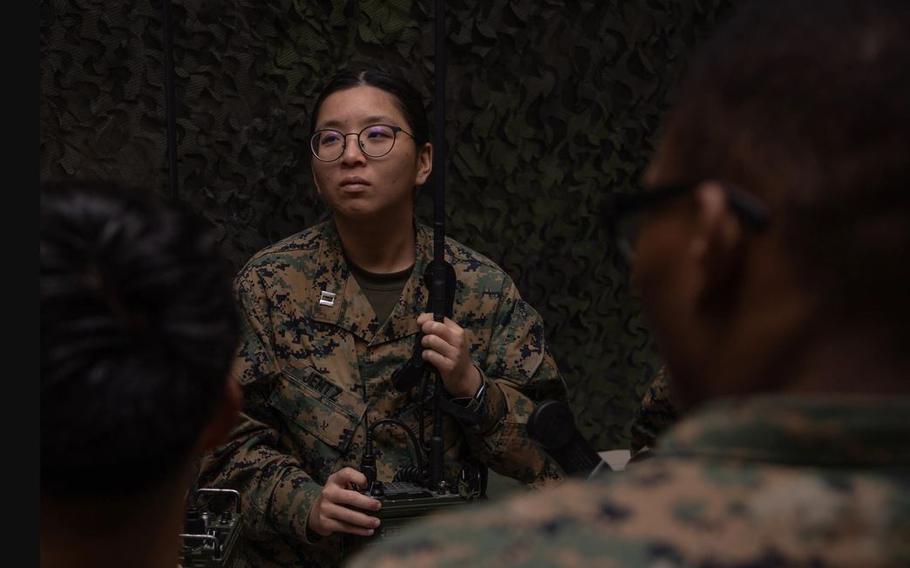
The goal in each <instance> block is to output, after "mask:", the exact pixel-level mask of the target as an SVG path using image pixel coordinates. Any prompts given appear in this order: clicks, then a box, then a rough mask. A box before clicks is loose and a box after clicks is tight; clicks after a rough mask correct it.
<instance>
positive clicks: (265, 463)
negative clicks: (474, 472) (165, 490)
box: [201, 70, 565, 567]
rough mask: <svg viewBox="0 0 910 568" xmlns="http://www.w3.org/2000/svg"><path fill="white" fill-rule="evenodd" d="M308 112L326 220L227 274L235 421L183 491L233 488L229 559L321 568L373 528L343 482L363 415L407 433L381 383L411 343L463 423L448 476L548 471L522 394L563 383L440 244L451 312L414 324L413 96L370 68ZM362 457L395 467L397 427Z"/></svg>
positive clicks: (466, 260) (395, 397) (521, 310)
mask: <svg viewBox="0 0 910 568" xmlns="http://www.w3.org/2000/svg"><path fill="white" fill-rule="evenodd" d="M313 117H314V124H313V136H312V144H311V150H312V154H313V158H312V163H313V181H314V184H315V186H316V189H317V191H318V192H319V195H320V196H321V197H322V199H323V200H324V201H325V203H326V204H327V206H328V208H329V209H330V211H331V216H332V219H331V221H329V222H326V223H323V224H320V225H316V226H314V227H311V228H309V229H307V230H305V231H303V232H301V233H298V234H296V235H293V236H291V237H289V238H287V239H285V240H283V241H281V242H279V243H276V244H274V245H272V246H270V247H267V248H266V249H264V250H262V251H260V252H259V253H257V254H256V255H254V256H253V258H252V259H251V260H250V261H249V262H248V263H247V265H246V266H245V267H244V268H243V270H241V272H240V274H239V275H238V277H237V281H236V293H237V297H238V301H239V304H240V306H241V310H242V313H243V314H244V316H245V317H244V319H245V324H246V325H245V334H244V340H243V343H242V346H241V349H240V351H239V355H238V358H237V364H236V376H237V378H238V380H239V381H240V382H241V384H242V385H243V387H244V392H245V395H246V408H245V415H246V419H245V420H244V421H243V423H242V424H241V425H239V426H238V428H237V429H236V430H235V432H234V435H233V438H232V440H231V442H230V443H229V444H227V445H226V446H225V447H223V448H221V449H219V451H217V452H215V453H214V454H213V455H212V456H211V457H210V458H209V459H208V460H207V461H206V463H205V464H204V467H203V475H202V480H201V481H202V483H204V484H207V485H217V486H221V487H230V488H235V489H238V490H239V491H240V492H241V494H242V496H243V500H242V505H243V510H244V516H245V519H246V522H245V526H244V543H243V546H242V555H243V557H244V558H245V559H246V561H247V562H248V563H249V564H251V565H255V566H257V567H265V566H306V565H312V564H314V563H316V562H318V563H320V564H322V565H325V564H333V563H337V562H338V560H339V559H340V557H341V550H340V548H341V546H340V538H339V536H340V534H342V533H348V534H354V535H369V534H372V533H373V531H374V530H375V529H376V527H377V526H378V524H379V520H378V519H377V518H376V517H374V516H372V515H371V514H370V513H371V512H374V511H376V510H378V508H379V505H380V503H379V501H377V500H375V499H373V498H371V497H368V496H365V495H363V494H361V493H359V492H358V491H355V490H353V489H352V487H353V486H358V487H362V486H363V484H364V483H365V482H366V478H365V476H364V475H363V474H362V473H361V472H359V471H358V470H357V469H356V468H357V467H358V464H359V461H360V457H361V453H362V449H363V439H364V430H365V428H364V420H365V419H366V420H367V421H368V422H369V423H373V422H375V421H377V420H380V419H383V418H396V419H399V420H401V421H402V422H404V423H405V424H407V425H408V426H409V427H410V428H411V429H413V430H414V431H415V432H416V431H417V430H418V424H417V417H416V416H417V414H418V413H417V412H416V409H417V407H419V406H420V403H419V402H418V398H419V392H417V391H419V389H416V388H415V389H412V390H411V391H409V392H399V391H398V390H397V389H395V388H394V387H393V385H392V381H391V377H392V374H393V373H394V372H395V371H396V370H397V369H399V368H401V367H402V365H404V364H405V362H406V361H407V360H408V359H409V358H410V357H411V354H412V352H413V351H414V349H415V341H416V340H417V338H418V337H419V336H418V332H422V333H423V334H424V335H423V336H422V340H421V341H422V345H421V347H422V351H418V352H419V353H420V355H421V356H422V358H423V359H424V360H425V361H427V362H429V363H431V364H432V365H434V366H435V367H436V368H437V369H439V371H440V375H441V377H442V380H443V383H444V387H445V396H446V397H447V398H449V399H451V400H454V401H456V402H457V403H458V404H460V406H461V407H463V408H464V410H465V412H466V414H465V416H468V417H472V418H473V420H465V419H464V418H463V417H461V418H457V419H456V418H453V417H452V416H448V415H447V416H446V420H445V422H446V423H445V433H446V439H445V449H446V452H445V456H446V459H445V461H446V468H445V469H446V478H447V479H448V480H449V482H450V483H451V482H453V481H454V479H455V476H456V475H457V474H458V471H459V470H460V469H461V467H462V464H463V463H464V460H465V459H468V458H470V459H472V460H476V461H479V462H482V463H484V464H486V465H488V466H489V467H491V468H493V469H494V470H496V471H497V472H500V473H502V474H504V475H507V476H510V477H513V478H516V479H519V480H521V481H523V482H525V483H528V484H539V483H541V482H544V481H546V480H551V479H558V478H559V476H560V473H559V472H558V470H557V468H556V466H554V465H553V464H552V463H551V462H550V461H549V460H547V458H546V457H545V455H544V454H542V453H541V452H540V450H539V449H537V447H536V446H535V445H534V444H533V443H532V442H531V441H530V440H529V439H528V437H527V434H526V432H525V428H524V425H525V423H526V421H527V417H528V415H529V414H530V412H531V411H532V410H533V408H534V402H533V401H534V400H538V399H540V398H541V397H547V398H562V397H564V396H565V387H564V383H563V382H562V379H561V377H560V376H559V373H558V370H557V368H556V365H555V363H554V361H553V359H552V357H551V356H550V354H549V352H548V350H547V346H546V343H545V341H544V332H543V325H542V322H541V319H540V317H539V316H538V314H537V312H536V311H535V310H534V309H533V308H532V307H531V306H530V305H528V304H527V303H526V302H524V301H523V300H522V299H521V297H520V295H519V293H518V290H517V289H516V287H515V285H514V283H513V282H512V280H511V279H510V278H509V276H508V275H506V274H505V273H504V272H503V271H502V270H501V269H500V268H499V267H498V266H496V265H495V264H494V263H493V262H492V261H490V260H489V259H487V258H485V257H484V256H482V255H480V254H478V253H477V252H475V251H473V250H471V249H469V248H468V247H466V246H464V245H462V244H459V243H458V242H456V241H454V240H452V239H447V240H446V260H447V261H448V262H449V263H451V264H452V265H453V267H454V269H455V273H456V281H457V285H456V287H455V301H454V310H453V319H448V318H446V319H445V321H444V322H434V321H433V319H432V317H431V314H427V313H424V312H426V311H427V295H428V290H427V288H426V286H425V285H424V284H423V282H422V275H423V273H424V269H425V267H426V265H427V263H428V262H429V261H430V260H431V259H432V251H433V247H432V231H431V230H430V229H429V228H428V227H426V226H423V225H421V224H419V223H417V222H416V221H415V218H414V197H415V188H416V187H419V186H420V185H422V184H423V183H424V182H425V181H426V180H427V178H428V177H429V175H430V171H431V169H432V152H433V148H432V146H431V144H430V143H429V142H428V131H429V128H428V123H427V118H426V115H425V113H424V109H423V105H422V101H421V99H420V96H419V94H418V93H417V92H416V90H415V89H413V88H412V87H411V86H410V85H408V84H407V83H406V82H404V81H402V80H400V79H398V78H396V77H394V76H392V75H389V74H386V73H383V72H378V71H376V70H365V71H360V72H357V73H354V72H343V73H341V74H340V75H338V76H336V77H335V78H334V79H333V80H332V81H331V82H330V83H329V84H328V85H327V87H326V88H325V89H324V90H323V92H322V94H321V95H320V97H319V99H318V100H317V102H316V107H315V111H314V113H313ZM426 418H427V420H425V425H426V427H427V429H428V431H429V428H430V424H431V421H430V420H429V418H430V415H429V414H428V415H427V417H426ZM374 447H375V450H376V454H377V458H378V459H377V469H378V479H380V480H383V481H391V480H392V477H393V476H394V474H395V472H396V471H397V470H399V468H402V467H406V466H409V465H411V458H410V452H409V446H408V439H407V438H406V437H405V435H404V434H403V433H402V432H401V431H399V430H398V429H395V428H381V429H378V430H377V431H376V434H375V437H374Z"/></svg>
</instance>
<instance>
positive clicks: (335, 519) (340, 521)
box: [307, 467, 382, 536]
mask: <svg viewBox="0 0 910 568" xmlns="http://www.w3.org/2000/svg"><path fill="white" fill-rule="evenodd" d="M366 483H367V478H366V476H365V475H364V474H362V473H360V472H359V471H357V470H356V469H354V468H351V467H346V468H344V469H340V470H338V471H336V472H335V473H333V474H332V475H330V476H329V478H328V479H327V480H326V482H325V486H323V488H322V493H320V494H319V498H317V499H316V503H314V504H313V507H312V508H311V509H310V515H309V519H308V520H307V527H309V529H310V530H312V531H313V532H315V533H316V534H318V535H321V536H329V535H330V534H332V533H336V532H344V533H349V534H356V535H360V536H370V535H372V534H373V530H374V529H375V528H376V527H378V526H379V519H377V518H376V517H372V516H370V515H367V514H366V513H363V512H361V511H358V510H355V509H360V510H362V511H378V510H379V508H380V507H381V506H382V505H381V503H380V502H379V501H378V500H376V499H373V498H372V497H368V496H366V495H363V494H362V493H359V492H358V491H354V490H352V489H350V487H352V486H357V487H363V486H365V485H366Z"/></svg>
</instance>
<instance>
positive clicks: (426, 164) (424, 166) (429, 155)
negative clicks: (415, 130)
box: [414, 142, 433, 186]
mask: <svg viewBox="0 0 910 568" xmlns="http://www.w3.org/2000/svg"><path fill="white" fill-rule="evenodd" d="M432 171H433V145H432V144H430V143H429V142H427V143H426V144H424V145H423V147H422V148H421V149H420V150H419V151H418V152H417V176H416V177H415V179H414V185H415V186H418V185H423V184H425V183H426V182H427V178H429V177H430V172H432Z"/></svg>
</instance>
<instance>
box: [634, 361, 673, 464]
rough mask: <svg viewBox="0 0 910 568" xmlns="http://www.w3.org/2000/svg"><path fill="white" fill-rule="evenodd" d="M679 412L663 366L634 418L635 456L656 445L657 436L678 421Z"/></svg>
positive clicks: (650, 385)
mask: <svg viewBox="0 0 910 568" xmlns="http://www.w3.org/2000/svg"><path fill="white" fill-rule="evenodd" d="M678 417H679V414H678V412H677V410H676V406H675V405H674V404H673V400H672V399H671V397H670V387H669V385H668V383H667V368H666V367H661V368H660V370H658V372H657V374H656V375H655V376H654V378H653V379H651V382H650V384H649V385H648V389H647V391H645V395H644V397H643V398H642V401H641V406H640V407H639V409H638V411H637V412H636V413H635V417H634V418H633V419H632V427H631V434H632V443H631V448H630V449H631V451H632V455H633V457H634V456H636V455H638V454H639V453H642V455H644V454H643V450H647V449H648V448H653V447H654V442H655V440H656V439H657V437H658V436H659V435H660V434H661V433H662V432H663V431H664V430H666V429H667V428H668V427H670V426H672V425H673V424H674V423H676V421H677V419H678Z"/></svg>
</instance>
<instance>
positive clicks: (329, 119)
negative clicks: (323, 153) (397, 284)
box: [312, 85, 432, 219]
mask: <svg viewBox="0 0 910 568" xmlns="http://www.w3.org/2000/svg"><path fill="white" fill-rule="evenodd" d="M374 124H387V125H389V126H398V127H401V128H403V129H404V130H406V131H408V132H413V131H412V129H411V125H409V124H408V123H407V122H406V121H405V118H404V115H403V114H402V113H401V111H400V110H399V108H398V105H397V104H396V101H395V98H394V96H393V95H391V94H389V93H387V92H386V91H383V90H382V89H377V88H376V87H370V86H367V85H359V86H356V87H352V88H350V89H345V90H343V91H338V92H335V93H332V94H331V95H329V96H328V97H326V99H325V100H324V101H323V103H322V106H321V107H320V109H319V114H318V116H317V117H316V128H315V130H320V129H323V128H331V129H334V130H337V131H339V132H341V133H345V134H351V135H350V136H346V139H345V144H344V153H343V154H342V155H341V157H340V158H338V159H337V160H334V161H332V162H324V161H321V160H318V159H316V158H315V157H314V158H313V159H312V163H313V180H314V182H315V183H316V190H317V191H318V192H319V194H320V195H321V196H322V198H323V199H324V200H325V202H326V203H327V204H328V206H329V208H330V209H331V210H332V212H333V214H335V215H336V216H341V217H344V218H348V219H370V218H375V217H378V216H383V215H385V214H389V213H391V214H392V216H394V214H395V213H398V214H401V213H402V212H404V211H407V212H408V213H410V212H411V211H412V210H413V207H414V197H413V189H414V186H416V185H421V184H423V183H424V182H425V181H426V179H427V177H428V176H429V175H430V170H431V168H432V148H431V147H430V144H425V145H424V146H423V147H421V148H418V146H417V145H416V143H415V142H414V139H413V138H412V137H411V136H409V135H408V134H405V133H404V132H399V133H398V134H397V135H396V139H395V144H394V146H393V147H392V150H391V152H389V153H388V154H386V155H384V156H381V157H379V158H372V157H368V156H367V155H365V154H364V153H363V152H362V151H361V149H360V146H359V144H358V142H357V136H356V134H357V133H359V132H360V131H361V130H362V129H363V128H364V127H366V126H370V125H374ZM336 143H337V142H336Z"/></svg>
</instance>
